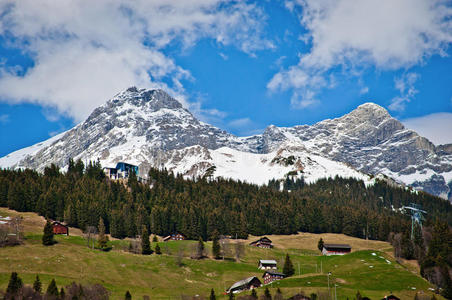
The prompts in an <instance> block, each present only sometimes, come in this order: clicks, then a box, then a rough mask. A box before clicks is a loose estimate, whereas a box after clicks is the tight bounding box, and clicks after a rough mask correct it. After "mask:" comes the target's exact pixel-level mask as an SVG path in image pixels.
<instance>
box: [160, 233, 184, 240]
mask: <svg viewBox="0 0 452 300" xmlns="http://www.w3.org/2000/svg"><path fill="white" fill-rule="evenodd" d="M185 239H186V237H185V235H183V234H182V233H172V234H170V235H168V236H166V237H164V238H163V241H164V242H167V241H183V240H185Z"/></svg>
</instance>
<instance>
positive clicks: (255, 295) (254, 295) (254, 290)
mask: <svg viewBox="0 0 452 300" xmlns="http://www.w3.org/2000/svg"><path fill="white" fill-rule="evenodd" d="M251 298H252V299H255V300H257V292H256V289H252V290H251Z"/></svg>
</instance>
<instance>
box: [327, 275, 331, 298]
mask: <svg viewBox="0 0 452 300" xmlns="http://www.w3.org/2000/svg"><path fill="white" fill-rule="evenodd" d="M330 275H331V272H328V274H327V275H326V277H327V278H328V299H331V297H330Z"/></svg>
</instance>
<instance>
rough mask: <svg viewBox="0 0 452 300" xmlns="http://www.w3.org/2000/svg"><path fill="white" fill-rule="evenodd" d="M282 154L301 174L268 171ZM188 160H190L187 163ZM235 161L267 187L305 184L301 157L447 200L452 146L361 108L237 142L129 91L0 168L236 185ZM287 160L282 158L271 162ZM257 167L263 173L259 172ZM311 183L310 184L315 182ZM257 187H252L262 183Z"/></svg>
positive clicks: (178, 109) (372, 107)
mask: <svg viewBox="0 0 452 300" xmlns="http://www.w3.org/2000/svg"><path fill="white" fill-rule="evenodd" d="M39 144H41V146H39ZM197 146H198V147H197ZM190 147H194V148H190ZM189 148H190V149H189ZM221 148H228V149H231V150H230V151H229V150H228V151H229V152H228V151H226V152H228V155H231V157H232V158H231V159H230V162H228V163H226V162H224V161H223V160H222V159H223V158H222V155H220V154H219V153H220V152H221V151H219V150H218V149H221ZM184 149H186V150H184ZM193 149H196V151H195V150H193ZM287 149H298V150H296V151H295V152H294V151H292V152H291V154H290V155H292V156H294V157H295V161H294V163H295V162H297V163H299V164H301V165H302V167H300V166H299V167H295V166H294V165H291V166H290V167H289V168H288V166H283V168H279V167H280V166H276V165H275V164H274V163H273V164H272V163H271V161H272V160H273V159H276V158H277V157H278V155H277V153H278V152H280V153H285V152H290V151H286V150H287ZM195 152H196V153H195ZM223 152H225V151H223ZM247 153H248V154H247ZM249 154H255V155H249ZM184 155H185V156H186V155H188V157H186V158H187V159H185V164H183V163H182V161H183V159H182V157H183V156H184ZM190 157H191V158H192V159H188V158H190ZM241 157H248V159H250V160H256V161H257V163H256V164H254V168H255V169H256V170H260V172H263V173H265V174H267V177H269V178H267V177H265V178H267V179H272V178H271V175H272V172H273V171H274V172H275V176H276V177H278V178H283V177H285V176H287V174H289V173H290V174H297V176H300V177H301V176H303V177H305V178H307V177H309V176H308V175H307V174H303V169H304V168H306V167H308V165H309V163H308V162H309V161H308V160H307V158H306V157H315V158H316V159H317V160H313V161H314V162H313V163H312V165H311V166H310V167H308V169H309V168H311V167H312V166H314V165H317V166H322V163H323V164H326V165H329V166H334V168H335V169H334V170H331V172H329V173H328V172H326V173H324V175H326V176H327V175H330V176H333V177H334V176H335V175H339V176H342V175H344V174H345V175H344V176H346V175H347V174H352V173H353V170H355V171H359V172H360V173H361V174H360V175H359V176H358V175H356V174H355V173H353V174H354V175H355V176H358V177H359V178H361V179H363V180H365V181H366V180H368V177H366V176H368V175H367V174H372V175H378V174H384V175H386V176H388V177H391V178H393V179H394V180H396V181H398V182H399V183H402V184H406V185H410V186H412V187H414V188H416V189H421V190H425V191H427V192H429V193H431V194H434V195H438V196H441V197H443V198H449V199H450V198H452V193H451V190H452V148H451V146H448V145H442V146H435V145H434V144H432V143H431V142H430V141H429V140H428V139H426V138H424V137H421V136H419V135H418V134H417V133H416V132H415V131H413V130H410V129H407V128H405V127H404V126H403V124H402V123H401V122H400V121H398V120H396V119H395V118H393V117H392V116H391V115H390V114H389V113H388V111H387V110H386V109H384V108H383V107H381V106H379V105H378V104H375V103H372V102H368V103H364V104H361V105H359V106H358V107H357V108H356V109H354V110H353V111H351V112H350V113H348V114H345V115H343V116H341V117H338V118H335V119H326V120H323V121H320V122H317V123H315V124H313V125H297V126H293V127H277V126H275V125H270V126H268V127H267V128H266V129H265V130H264V132H263V133H262V134H259V135H254V136H248V137H238V136H235V135H233V134H231V133H228V132H226V131H225V130H222V129H219V128H217V127H214V126H212V125H209V124H207V123H204V122H201V121H199V120H198V119H196V118H195V117H194V116H193V115H192V114H191V112H190V111H188V110H187V109H185V108H183V106H182V104H181V103H180V102H179V101H177V100H176V99H174V98H173V97H171V96H169V95H168V94H167V93H166V92H165V91H163V90H147V89H138V88H136V87H131V88H128V89H127V90H125V91H122V92H120V93H118V94H117V95H115V96H114V97H113V98H112V99H110V100H108V101H107V102H105V103H104V104H103V105H101V106H99V107H98V108H96V109H95V110H94V111H93V112H92V113H91V114H90V116H88V118H87V119H86V120H85V121H83V122H82V123H80V124H78V125H76V126H75V127H74V128H72V129H70V130H68V131H66V132H64V133H62V134H60V135H59V136H58V137H57V138H55V137H54V138H51V139H49V140H47V141H44V142H42V143H38V144H36V145H33V146H31V147H27V148H25V149H21V150H18V151H16V152H13V153H10V154H8V155H7V156H5V157H3V158H0V167H11V168H19V167H29V168H33V169H37V170H39V171H42V170H43V168H44V167H45V165H47V164H50V163H56V164H57V165H58V166H60V167H65V166H66V165H67V162H68V160H69V158H75V159H77V158H80V159H83V160H96V159H99V160H100V161H101V163H102V164H103V165H111V164H114V163H115V162H117V161H129V162H131V163H134V164H137V165H140V167H141V168H142V169H143V170H147V169H149V168H150V167H167V168H170V169H173V170H175V171H176V170H178V171H180V172H183V173H187V174H190V175H191V176H195V175H196V176H202V175H203V172H205V171H206V170H207V169H208V168H209V167H211V166H217V165H222V166H223V167H220V168H217V172H216V173H217V174H216V176H228V174H232V175H230V177H231V178H234V176H236V177H237V178H238V177H240V176H241V175H240V174H238V173H237V172H235V173H234V169H237V168H238V169H240V168H246V166H243V165H240V164H239V163H237V162H238V161H241V162H242V164H246V162H245V161H243V160H242V159H241ZM322 157H323V158H325V159H327V160H328V162H326V161H323V159H322ZM176 158H179V159H176ZM287 158H288V156H287V155H286V156H285V157H282V158H281V157H280V158H278V159H281V160H282V161H283V160H287ZM269 160H270V162H269ZM233 161H235V163H236V164H235V165H234V163H233ZM320 161H322V163H320ZM178 163H179V165H178ZM338 163H339V164H345V165H346V166H348V167H349V168H350V170H347V171H345V169H342V167H341V165H337V164H338ZM262 165H263V166H265V168H266V169H265V170H267V169H268V172H267V171H264V169H261V167H262ZM222 168H223V169H222ZM319 169H322V168H321V167H319ZM272 170H273V171H272ZM277 170H279V171H277ZM338 170H341V171H338ZM234 174H235V175H234ZM311 175H312V176H311V177H313V178H314V177H315V178H317V177H316V176H317V175H313V174H311ZM187 176H188V175H187ZM256 177H258V176H256ZM276 177H275V178H276ZM240 178H241V179H243V178H242V177H240ZM246 178H247V179H248V180H250V181H251V182H253V180H255V179H254V178H253V176H252V175H251V174H250V175H248V177H246ZM265 178H264V179H265ZM264 179H261V180H259V182H258V183H259V184H262V183H264V182H263V180H264ZM308 179H309V178H308ZM308 181H309V180H308ZM256 183H257V182H256Z"/></svg>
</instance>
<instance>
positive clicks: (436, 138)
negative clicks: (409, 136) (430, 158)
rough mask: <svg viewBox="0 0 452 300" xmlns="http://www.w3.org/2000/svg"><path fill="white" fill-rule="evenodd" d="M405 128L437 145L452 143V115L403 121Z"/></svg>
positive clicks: (442, 114)
mask: <svg viewBox="0 0 452 300" xmlns="http://www.w3.org/2000/svg"><path fill="white" fill-rule="evenodd" d="M402 123H403V125H405V127H407V128H409V129H412V130H414V131H416V132H417V133H419V135H421V136H424V137H426V138H427V139H429V140H430V141H431V142H432V143H434V144H435V145H441V144H451V143H452V131H451V128H452V113H449V112H441V113H434V114H430V115H426V116H422V117H418V118H410V119H405V120H402Z"/></svg>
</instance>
